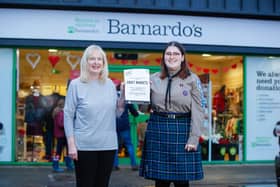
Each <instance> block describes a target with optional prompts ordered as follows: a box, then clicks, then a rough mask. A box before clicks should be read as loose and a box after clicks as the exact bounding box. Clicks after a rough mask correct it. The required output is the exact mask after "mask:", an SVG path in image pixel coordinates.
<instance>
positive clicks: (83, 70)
mask: <svg viewBox="0 0 280 187" xmlns="http://www.w3.org/2000/svg"><path fill="white" fill-rule="evenodd" d="M93 51H97V52H99V53H100V54H101V56H102V59H103V70H102V71H101V73H100V76H99V80H100V81H101V82H105V81H106V79H107V78H108V76H109V70H108V61H107V57H106V54H105V52H104V50H103V49H102V48H101V47H100V46H98V45H90V46H88V47H87V48H86V49H85V51H84V53H83V56H82V59H81V62H80V80H81V81H82V82H89V80H90V78H89V72H88V68H89V64H88V63H87V60H88V58H89V56H90V55H91V54H92V52H93Z"/></svg>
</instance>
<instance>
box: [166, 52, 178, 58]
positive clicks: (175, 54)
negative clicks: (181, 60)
mask: <svg viewBox="0 0 280 187" xmlns="http://www.w3.org/2000/svg"><path fill="white" fill-rule="evenodd" d="M165 55H166V56H168V57H171V56H175V57H178V56H181V53H179V52H166V53H165Z"/></svg>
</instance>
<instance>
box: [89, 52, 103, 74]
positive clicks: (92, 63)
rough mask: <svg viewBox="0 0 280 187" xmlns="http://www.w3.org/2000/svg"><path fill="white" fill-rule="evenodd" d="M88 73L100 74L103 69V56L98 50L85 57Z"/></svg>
mask: <svg viewBox="0 0 280 187" xmlns="http://www.w3.org/2000/svg"><path fill="white" fill-rule="evenodd" d="M87 63H88V67H89V73H90V74H100V73H101V71H102V70H103V66H104V64H103V57H102V55H101V53H99V52H98V51H93V52H92V53H91V54H90V55H89V57H88V59H87Z"/></svg>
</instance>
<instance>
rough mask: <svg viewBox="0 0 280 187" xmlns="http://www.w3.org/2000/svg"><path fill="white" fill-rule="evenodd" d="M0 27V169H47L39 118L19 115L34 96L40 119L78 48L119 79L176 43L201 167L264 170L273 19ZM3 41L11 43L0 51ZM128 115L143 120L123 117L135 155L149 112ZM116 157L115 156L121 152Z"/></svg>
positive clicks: (273, 81)
mask: <svg viewBox="0 0 280 187" xmlns="http://www.w3.org/2000/svg"><path fill="white" fill-rule="evenodd" d="M31 18H32V19H31ZM140 18H141V19H140ZM46 23H50V24H46ZM0 25H6V27H1V28H0V33H1V36H0V37H1V38H2V40H1V43H0V45H2V46H3V48H2V49H0V53H1V54H3V55H0V61H1V62H3V63H1V65H0V67H1V68H0V69H1V80H3V83H4V82H5V83H6V84H2V83H1V85H0V87H1V88H2V87H3V88H2V89H1V90H3V91H1V92H2V93H1V94H2V95H1V100H2V102H1V103H4V104H3V106H5V107H2V106H1V110H0V112H1V116H3V117H4V118H3V119H0V122H2V123H3V129H2V130H0V161H1V162H0V163H3V164H10V163H26V164H30V163H36V164H37V163H46V162H48V158H46V157H45V155H46V153H47V152H48V151H50V154H51V155H53V154H54V149H53V148H51V149H50V148H49V146H50V147H53V144H55V141H52V142H53V143H52V142H51V141H50V139H49V136H48V135H49V132H50V131H49V124H48V119H46V116H47V115H46V114H45V115H44V117H42V116H40V112H38V113H39V114H38V115H36V116H37V119H36V123H33V121H32V119H33V118H32V119H30V118H29V117H28V116H29V115H27V112H28V111H30V110H29V109H30V101H31V102H32V99H29V98H34V96H36V97H40V100H42V108H43V109H44V112H45V113H47V112H50V111H51V109H52V107H53V105H54V103H55V102H54V99H53V98H54V97H56V96H57V95H62V96H64V95H65V94H66V87H67V82H68V80H69V79H71V78H74V77H77V76H78V74H79V60H80V58H81V55H82V52H83V49H84V48H85V46H86V45H88V44H91V43H96V44H99V45H101V46H102V47H103V48H104V49H105V50H106V53H107V58H108V60H109V65H110V66H109V68H110V77H111V78H112V79H119V80H123V75H122V73H123V70H124V69H128V68H148V69H150V72H151V73H153V72H156V71H159V63H160V61H161V52H162V49H163V48H164V46H165V44H166V43H167V42H168V41H172V40H177V41H179V42H181V43H182V44H184V45H185V46H186V50H187V51H188V52H187V59H188V63H189V67H190V69H191V70H192V71H193V72H195V73H197V74H198V75H200V78H201V81H202V82H203V88H204V93H205V96H206V98H207V109H206V111H205V112H206V114H207V115H208V119H207V120H205V123H204V124H203V136H202V137H201V145H202V154H203V155H202V156H203V159H204V161H205V162H206V163H229V162H230V163H248V162H256V163H259V162H272V161H273V160H274V156H275V155H276V153H277V152H278V150H277V147H278V146H277V140H276V138H274V137H273V136H272V130H273V128H274V125H275V123H276V122H277V121H278V120H279V119H278V113H280V102H278V101H277V98H278V97H279V89H280V87H279V86H278V84H280V65H279V64H280V48H279V46H278V44H279V43H280V39H279V37H278V32H277V31H279V30H280V24H279V22H278V21H269V20H253V19H250V20H249V19H236V18H235V19H234V18H221V17H219V18H218V17H201V16H178V15H159V14H133V13H112V12H94V11H61V10H27V9H25V10H24V9H17V10H15V9H0ZM264 36H265V37H264ZM7 40H9V41H10V43H12V45H10V44H9V46H8V45H6V44H5V41H7ZM17 42H18V43H21V44H22V43H24V42H25V44H24V45H19V44H18V43H17ZM7 46H8V47H7ZM0 47H1V46H0ZM277 55H278V56H277ZM138 107H139V110H141V111H142V112H143V114H142V115H141V116H140V117H138V118H136V119H135V118H132V117H131V122H132V128H131V133H132V135H133V142H134V146H135V151H137V155H138V156H140V155H141V142H142V140H143V132H144V130H145V125H146V124H145V122H146V120H147V119H148V116H149V113H148V111H147V110H145V108H147V107H145V106H144V107H143V106H138ZM2 114H3V115H2ZM34 115H35V114H34ZM34 115H31V116H34ZM1 118H2V117H1ZM120 156H124V157H125V156H126V153H125V151H124V152H120ZM122 163H124V164H125V163H127V159H126V158H125V159H123V160H122Z"/></svg>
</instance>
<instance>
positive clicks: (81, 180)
mask: <svg viewBox="0 0 280 187" xmlns="http://www.w3.org/2000/svg"><path fill="white" fill-rule="evenodd" d="M115 152H116V150H109V151H78V160H76V161H75V172H76V186H77V187H108V185H109V180H110V176H111V172H112V168H113V162H114V155H115Z"/></svg>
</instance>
